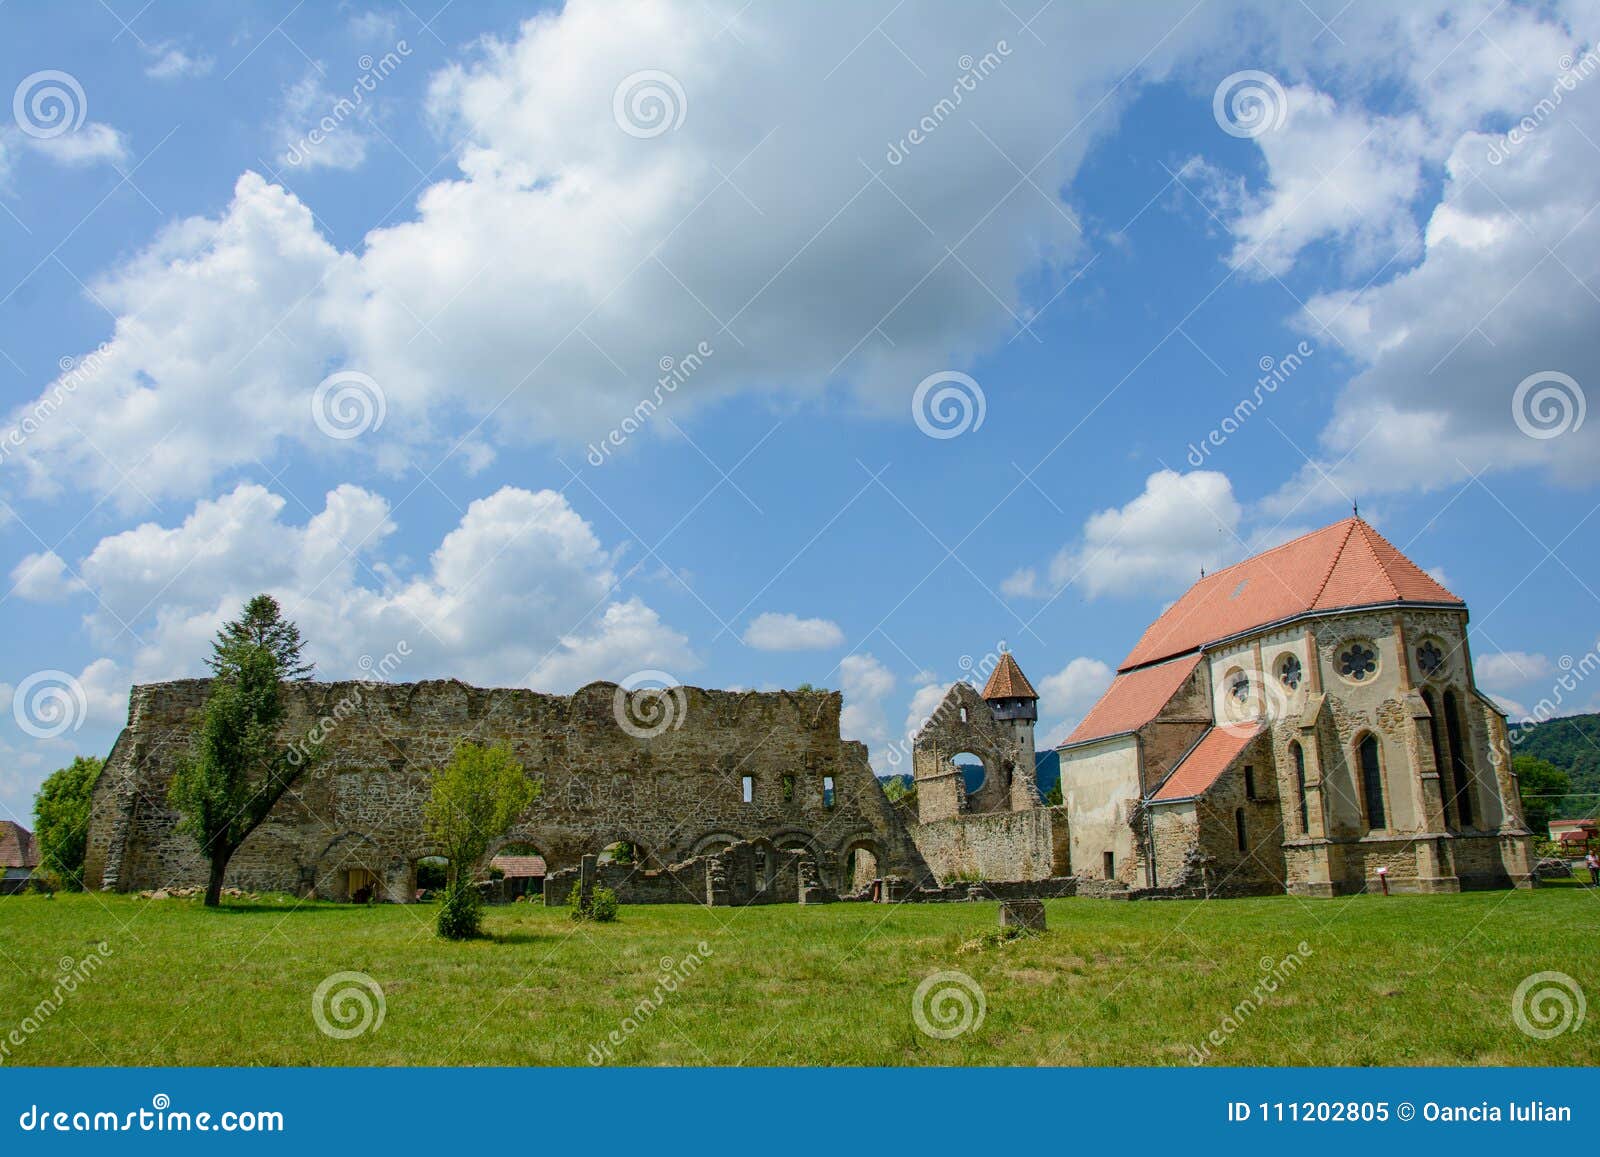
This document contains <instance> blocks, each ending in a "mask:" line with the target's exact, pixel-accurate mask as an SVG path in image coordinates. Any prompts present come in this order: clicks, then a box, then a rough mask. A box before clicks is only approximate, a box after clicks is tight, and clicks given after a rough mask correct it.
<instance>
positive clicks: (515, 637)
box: [0, 0, 1600, 818]
mask: <svg viewBox="0 0 1600 1157" xmlns="http://www.w3.org/2000/svg"><path fill="white" fill-rule="evenodd" d="M764 7H765V6H750V7H748V8H741V7H740V6H739V5H738V4H718V3H698V2H697V3H692V4H690V3H686V4H683V5H674V4H657V5H645V4H632V3H623V2H619V3H616V4H612V5H596V4H576V3H574V4H570V5H567V6H566V7H565V8H561V7H549V8H542V7H539V6H534V5H526V4H523V5H509V4H472V5H467V4H453V5H447V6H445V7H444V8H443V10H441V11H438V12H437V13H435V12H434V10H433V5H432V3H429V4H426V5H423V6H421V7H417V8H408V7H406V6H405V5H403V4H402V5H398V6H395V7H388V6H384V5H375V6H368V5H365V4H345V5H338V6H332V5H323V6H317V5H312V4H305V5H302V6H299V7H295V6H292V5H290V4H284V3H278V4H243V5H230V6H201V5H185V4H175V3H169V2H167V0H156V2H155V3H153V4H150V5H148V6H146V7H144V8H143V9H141V8H140V7H139V6H138V5H137V4H133V3H119V2H116V0H108V2H107V3H104V4H89V5H78V6H64V5H53V6H48V7H47V6H43V5H32V4H24V3H21V2H20V0H13V2H12V3H10V4H7V5H5V6H4V7H0V30H3V33H4V34H3V35H0V63H3V66H4V68H3V79H4V81H5V83H6V85H7V86H9V87H10V88H11V89H12V91H13V92H14V99H13V102H12V107H11V109H10V116H9V119H6V120H0V246H3V250H0V251H3V252H4V254H5V261H4V263H3V277H0V281H3V282H4V284H0V294H3V297H0V390H3V391H4V397H3V402H4V409H5V412H6V415H7V417H6V420H5V422H4V425H5V427H6V430H7V431H8V433H7V434H5V435H4V436H3V437H0V444H3V448H4V456H3V457H0V500H3V502H4V506H3V507H0V528H3V534H4V544H5V557H4V558H3V559H0V575H3V576H4V581H0V588H4V595H3V599H0V622H3V625H4V630H5V636H6V639H7V641H8V646H7V647H6V649H5V652H4V656H5V658H4V669H3V670H0V700H3V701H5V705H6V706H7V707H9V708H10V709H9V710H7V711H5V713H4V715H3V716H0V814H5V815H15V816H17V817H19V818H26V816H27V814H28V813H29V812H30V811H31V797H32V793H33V790H34V789H35V788H36V786H37V784H38V782H39V780H40V779H41V778H42V777H43V775H45V774H47V773H48V772H49V771H50V770H51V769H53V768H54V767H57V766H60V765H61V764H63V763H65V762H66V761H67V760H68V759H70V757H71V756H72V755H73V754H76V753H97V754H104V753H105V752H106V751H107V750H109V746H110V743H111V741H112V739H113V738H114V737H115V734H116V730H117V727H118V726H119V725H120V722H121V720H122V717H123V716H124V715H125V712H126V694H127V688H128V686H129V684H130V683H131V682H135V681H151V680H157V679H166V678H175V677H181V676H187V675H194V674H199V673H201V671H202V666H201V662H202V659H203V656H204V654H205V652H206V646H205V642H206V639H207V637H208V636H209V635H210V634H211V633H212V632H213V631H214V630H215V628H216V626H217V624H218V623H219V622H220V621H221V619H222V618H223V617H224V616H225V615H229V614H232V613H235V612H236V611H237V608H238V606H239V604H240V603H241V602H242V600H243V598H245V597H247V596H248V595H249V594H251V593H253V592H255V591H257V590H263V589H264V590H270V591H272V592H273V593H275V594H277V595H278V597H279V598H280V600H281V601H282V602H283V603H284V604H285V606H286V608H287V609H288V610H289V612H290V613H291V615H292V616H293V617H294V618H296V619H297V621H299V622H300V623H301V625H302V627H303V628H304V629H305V631H306V633H307V635H308V636H309V638H310V639H311V642H312V648H313V653H314V657H315V658H316V660H317V662H318V666H319V670H320V672H321V673H322V674H323V675H324V676H327V677H347V676H355V675H359V674H361V673H362V672H363V671H364V670H366V669H368V668H369V667H370V666H372V665H373V664H375V663H376V662H378V661H380V660H381V659H382V658H383V656H385V655H389V654H399V656H400V658H401V659H402V660H403V661H401V662H400V663H399V664H398V666H397V667H396V669H395V670H394V673H393V677H395V678H399V679H419V678H431V677H442V676H449V675H456V676H459V677H461V678H464V679H467V680H468V681H471V682H475V683H479V684H484V685H523V686H535V687H540V688H543V689H549V690H556V691H566V690H570V689H572V688H573V687H575V686H578V685H580V684H581V683H583V682H585V681H588V680H590V679H596V678H610V679H618V680H621V679H625V678H629V677H647V678H656V677H658V674H659V673H665V674H666V675H667V676H670V677H672V678H674V679H678V680H682V681H684V682H690V683H696V684H700V685H707V686H740V687H763V688H765V687H777V686H792V685H794V684H796V683H799V682H802V681H809V682H812V683H815V684H820V685H827V686H835V687H840V688H842V689H843V690H844V691H845V693H846V702H847V714H846V720H845V723H846V730H847V732H848V733H849V734H850V735H851V736H852V737H853V738H859V739H863V740H866V741H868V742H869V743H870V744H871V745H872V746H873V749H874V752H875V753H876V755H877V756H878V759H879V762H880V766H881V767H882V768H883V769H884V770H887V769H888V765H887V763H886V762H885V759H886V756H885V752H886V751H887V750H888V747H889V745H891V744H892V743H894V742H895V741H896V740H897V739H899V738H901V737H903V736H904V734H905V732H906V729H907V726H908V723H911V722H914V720H915V719H916V718H917V717H918V715H919V714H920V713H922V712H925V711H926V710H928V709H929V708H931V706H932V705H933V703H934V702H935V701H936V697H937V695H938V694H939V691H940V689H941V688H942V687H944V686H946V685H948V683H949V682H950V681H952V680H954V679H956V678H959V677H962V676H963V675H964V674H965V673H966V672H967V670H968V668H969V666H972V665H974V664H977V665H981V663H982V662H983V659H984V656H985V655H991V654H992V653H994V652H995V651H996V649H997V648H998V647H1000V646H1001V645H1002V643H1003V644H1004V645H1006V646H1009V647H1010V649H1012V650H1013V651H1014V652H1015V654H1016V655H1017V657H1018V659H1019V660H1020V662H1021V663H1022V665H1023V667H1024V669H1025V670H1026V671H1027V672H1028V673H1029V675H1030V676H1031V677H1032V678H1033V680H1034V682H1035V683H1036V684H1037V685H1038V686H1039V687H1040V690H1041V693H1042V695H1043V698H1044V702H1043V703H1042V705H1041V709H1042V716H1043V722H1042V730H1043V731H1044V733H1045V734H1046V735H1047V736H1050V737H1059V736H1060V735H1061V734H1063V733H1064V730H1065V729H1066V728H1068V727H1070V725H1071V724H1072V723H1073V722H1074V721H1075V720H1076V719H1077V718H1078V717H1080V716H1081V715H1082V714H1083V712H1084V711H1085V710H1087V708H1088V706H1089V705H1090V704H1091V703H1092V701H1093V699H1094V698H1095V697H1096V695H1097V694H1098V693H1099V691H1100V690H1102V689H1103V687H1104V685H1105V683H1106V682H1107V681H1108V680H1109V678H1110V675H1111V672H1112V670H1113V669H1114V668H1115V666H1116V665H1117V663H1118V662H1119V660H1120V659H1121V658H1122V656H1123V655H1124V654H1126V653H1127V651H1128V650H1129V649H1130V648H1131V646H1132V645H1133V643H1134V641H1135V640H1136V639H1137V637H1138V635H1139V633H1140V631H1141V630H1142V629H1143V627H1144V625H1145V624H1146V623H1147V622H1148V621H1149V620H1150V619H1151V618H1152V617H1154V615H1155V614H1157V613H1158V612H1159V611H1160V609H1161V608H1162V607H1163V606H1164V605H1165V604H1166V603H1168V602H1170V601H1171V600H1172V599H1173V598H1175V597H1176V596H1177V595H1178V594H1179V593H1180V592H1181V591H1182V589H1183V588H1184V587H1185V586H1186V585H1187V583H1188V582H1190V581H1192V579H1193V578H1194V577H1196V576H1197V575H1198V573H1199V569H1200V568H1201V567H1202V566H1205V567H1208V568H1209V567H1215V566H1219V565H1223V564H1225V563H1227V562H1231V561H1236V560H1237V559H1238V558H1240V557H1243V556H1244V555H1245V554H1247V553H1250V552H1251V551H1253V550H1255V549H1258V548H1261V547H1264V546H1267V545H1272V544H1274V543H1276V542H1279V541H1283V540H1284V539H1286V538H1288V537H1290V536H1292V535H1293V534H1296V533H1299V532H1302V531H1305V530H1309V529H1312V528H1315V527H1317V526H1321V525H1324V524H1326V523H1328V522H1331V521H1334V520H1336V519H1338V518H1341V517H1343V516H1345V515H1347V514H1348V513H1349V510H1350V507H1351V504H1352V502H1354V501H1359V503H1360V506H1361V511H1362V513H1363V515H1364V516H1366V517H1367V518H1369V520H1371V521H1372V522H1373V523H1374V524H1375V525H1376V526H1377V527H1378V528H1379V529H1380V530H1381V531H1382V532H1383V533H1385V534H1386V535H1387V536H1388V537H1390V538H1391V539H1392V540H1393V541H1394V542H1395V543H1396V544H1397V545H1399V546H1401V547H1402V549H1404V550H1405V551H1406V552H1407V553H1408V554H1410V555H1411V556H1412V557H1413V558H1414V559H1416V560H1417V562H1418V563H1419V564H1421V565H1422V566H1424V567H1425V568H1429V569H1430V570H1432V571H1434V573H1435V574H1436V575H1438V576H1440V577H1442V579H1443V580H1444V581H1445V582H1446V584H1447V585H1448V586H1449V587H1450V588H1451V589H1452V590H1454V591H1455V592H1456V593H1458V594H1459V595H1461V596H1462V597H1463V598H1465V599H1466V600H1467V601H1468V603H1469V606H1470V607H1471V608H1472V612H1473V622H1474V631H1475V633H1474V637H1473V647H1474V652H1475V658H1476V660H1477V665H1478V671H1479V676H1480V681H1481V682H1482V684H1483V685H1484V686H1485V688H1486V689H1487V690H1489V691H1490V692H1491V693H1493V694H1496V695H1497V696H1499V697H1500V698H1501V699H1502V700H1503V701H1504V702H1505V703H1506V704H1507V705H1508V707H1510V708H1511V709H1512V710H1513V712H1514V713H1516V712H1520V711H1521V710H1525V709H1532V708H1533V707H1534V706H1535V705H1536V704H1537V703H1538V702H1539V701H1540V700H1542V699H1546V698H1549V697H1551V696H1552V695H1553V693H1554V691H1555V689H1556V681H1557V679H1558V678H1559V676H1560V675H1561V672H1562V666H1563V663H1562V660H1563V657H1567V658H1568V659H1578V658H1580V657H1581V656H1582V655H1584V654H1585V653H1587V652H1589V651H1591V650H1593V649H1594V648H1595V646H1596V634H1597V625H1596V624H1597V616H1596V603H1597V601H1600V600H1597V597H1596V593H1595V588H1596V586H1597V582H1596V580H1595V579H1594V575H1595V573H1596V570H1597V568H1596V562H1597V561H1600V549H1597V547H1596V545H1595V543H1596V537H1597V536H1596V535H1595V533H1594V528H1595V523H1594V522H1593V521H1592V515H1593V513H1594V509H1595V506H1596V504H1597V502H1600V495H1597V493H1596V491H1597V487H1596V483H1597V481H1600V453H1597V449H1600V446H1597V435H1596V431H1597V430H1600V419H1594V420H1591V421H1590V422H1588V423H1584V422H1583V421H1582V420H1581V419H1582V417H1583V415H1584V411H1585V410H1586V405H1587V395H1586V394H1585V390H1586V389H1588V390H1590V391H1591V392H1592V389H1593V385H1594V381H1595V378H1596V374H1597V370H1596V359H1595V353H1596V349H1597V343H1596V337H1595V335H1596V333H1597V332H1600V327H1597V325H1596V321H1597V319H1600V286H1597V285H1596V278H1595V276H1594V273H1593V271H1594V270H1595V268H1597V262H1596V257H1597V253H1596V250H1597V249H1600V217H1597V216H1596V215H1595V213H1594V210H1595V208H1596V205H1597V203H1600V165H1596V164H1595V161H1596V156H1595V155H1594V154H1595V153H1600V144H1597V142H1600V80H1596V79H1594V77H1593V73H1594V72H1595V71H1597V68H1600V59H1597V58H1596V57H1595V55H1594V52H1593V49H1594V45H1595V41H1594V39H1593V36H1594V33H1595V30H1596V29H1597V28H1600V8H1597V6H1596V5H1595V4H1581V3H1570V4H1554V5H1542V6H1539V7H1538V8H1530V7H1524V6H1518V5H1514V4H1502V5H1494V4H1466V5H1461V4H1455V5H1448V6H1447V5H1407V6H1405V7H1403V8H1400V9H1391V8H1388V7H1385V6H1382V5H1372V4H1364V3H1360V2H1358V3H1355V4H1351V5H1349V6H1343V7H1341V5H1338V4H1332V3H1328V4H1321V3H1312V4H1311V5H1309V6H1306V5H1301V6H1298V7H1296V9H1295V10H1294V11H1290V10H1289V9H1288V8H1286V7H1284V6H1279V5H1268V6H1262V7H1253V6H1250V5H1232V4H1227V3H1212V2H1209V0H1206V2H1202V3H1199V4H1195V3H1193V2H1192V0H1191V2H1190V3H1181V4H1176V5H1170V6H1162V5H1154V4H1152V5H1144V6H1139V7H1138V8H1136V9H1134V10H1132V11H1131V12H1130V11H1126V10H1124V9H1122V8H1117V7H1114V6H1109V5H1108V6H1103V7H1102V6H1094V5H1070V6H1069V5H1064V4H1059V3H1057V4H1050V5H1046V6H1044V7H1042V8H1040V7H1039V6H1038V5H1036V4H1023V5H1015V4H1012V5H1006V4H998V3H997V4H994V5H972V6H962V7H961V8H959V9H957V8H955V7H954V6H947V5H924V6H920V7H919V6H914V5H909V4H908V5H902V6H895V5H891V4H888V3H883V4H867V5H849V6H843V5H841V6H838V7H837V8H831V9H828V8H825V9H822V10H818V11H814V10H811V9H807V10H806V11H804V12H802V11H800V10H798V9H796V10H794V11H784V10H782V9H778V10H774V11H764V10H762V9H763V8H764ZM773 7H774V8H776V6H773ZM358 95H359V100H357V99H355V98H356V97H357V96H358ZM957 95H959V98H960V99H959V100H956V99H955V97H956V96H957ZM1514 127H1515V128H1516V129H1517V132H1516V133H1514V134H1511V135H1509V136H1508V135H1507V134H1508V132H1509V130H1511V129H1513V128H1514ZM913 130H916V133H915V135H913ZM690 355H693V356H692V357H691V356H690ZM1290 355H1294V357H1290ZM1286 358H1287V359H1288V361H1285V359H1286ZM665 359H671V360H670V362H666V361H665ZM664 364H666V365H670V366H672V367H673V370H672V371H670V372H671V373H673V374H675V377H672V378H669V380H670V381H672V387H671V388H669V389H663V388H662V387H661V386H660V384H659V379H661V378H662V377H663V370H662V366H663V365H664ZM1263 367H1268V368H1267V369H1266V370H1265V371H1264V368H1263ZM1264 372H1266V373H1273V372H1276V374H1277V380H1275V381H1274V382H1273V388H1271V389H1265V390H1263V389H1262V388H1261V387H1260V386H1259V385H1258V381H1259V380H1260V379H1261V378H1262V377H1263V374H1264ZM937 375H945V376H944V377H943V378H937V377H936V376H937ZM953 375H965V377H962V378H957V377H954V376H953ZM929 378H935V379H936V380H935V381H934V382H933V383H930V384H929V385H928V387H927V388H926V389H925V390H924V391H923V394H924V397H925V400H926V399H927V398H935V397H937V396H938V393H937V391H938V390H940V389H941V388H945V389H950V390H953V391H955V393H954V394H952V395H951V396H950V397H949V399H947V400H948V402H949V404H950V406H951V408H950V409H948V410H947V411H945V412H944V417H945V423H944V426H943V427H941V425H940V424H939V421H938V418H939V415H938V414H930V412H929V411H928V409H927V408H926V406H924V408H923V410H922V412H921V414H920V417H921V419H922V420H921V421H920V422H919V421H918V417H919V414H918V411H917V407H916V399H917V397H918V388H919V385H920V384H922V383H924V382H925V381H927V380H928V379H929ZM647 398H648V399H651V400H652V402H655V401H659V406H657V407H655V408H654V409H653V410H650V409H649V408H648V407H647V411H639V410H638V409H637V407H638V406H639V404H640V402H641V400H644V399H647ZM1247 398H1248V399H1251V402H1252V405H1251V406H1250V407H1247V410H1248V412H1245V414H1244V417H1243V418H1242V419H1240V420H1237V421H1235V419H1234V417H1233V415H1235V413H1236V407H1237V406H1238V404H1239V403H1240V402H1241V400H1243V399H1247ZM980 407H981V423H980V422H979V420H978V415H979V412H980ZM640 413H643V415H644V416H643V417H642V418H641V419H640V420H639V421H638V422H637V423H636V424H637V428H633V427H634V425H635V423H634V422H633V421H632V418H633V416H635V415H636V414H640ZM928 430H932V431H934V433H936V434H940V435H948V436H931V435H930V434H929V433H928V432H927V431H928ZM611 431H617V432H618V440H619V441H620V442H621V445H617V446H612V447H609V448H608V450H607V452H606V453H605V454H599V453H594V452H591V449H590V448H591V447H597V446H599V445H600V444H602V443H603V442H604V441H605V439H606V438H607V435H608V433H609V432H611ZM1213 431H1215V432H1216V433H1217V435H1218V436H1217V439H1216V440H1215V441H1214V442H1212V443H1210V444H1208V443H1207V438H1208V435H1209V434H1211V433H1212V432H1213ZM1202 447H1203V448H1204V452H1203V453H1202V452H1201V448H1202ZM596 461H598V464H596ZM641 673H658V674H650V675H644V676H642V675H641ZM1562 696H1563V702H1564V704H1565V705H1566V707H1570V708H1571V709H1583V708H1592V707H1594V706H1595V705H1596V703H1597V699H1600V689H1596V688H1585V687H1581V686H1580V687H1578V688H1577V689H1576V691H1563V692H1562Z"/></svg>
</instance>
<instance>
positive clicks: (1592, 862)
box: [1583, 850, 1600, 886]
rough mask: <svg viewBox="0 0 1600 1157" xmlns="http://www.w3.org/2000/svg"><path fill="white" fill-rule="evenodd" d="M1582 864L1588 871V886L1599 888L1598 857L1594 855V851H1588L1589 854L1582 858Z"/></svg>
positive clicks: (1599, 859) (1599, 866) (1599, 871)
mask: <svg viewBox="0 0 1600 1157" xmlns="http://www.w3.org/2000/svg"><path fill="white" fill-rule="evenodd" d="M1583 862H1584V864H1585V865H1586V866H1587V867H1588V869H1589V884H1590V885H1591V886H1600V856H1597V855H1595V853H1594V851H1593V850H1590V852H1589V854H1588V855H1587V856H1585V857H1584V858H1583Z"/></svg>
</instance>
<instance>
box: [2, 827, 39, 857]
mask: <svg viewBox="0 0 1600 1157" xmlns="http://www.w3.org/2000/svg"><path fill="white" fill-rule="evenodd" d="M38 866H39V845H38V844H37V843H35V842H34V839H33V833H32V832H30V831H29V830H28V829H27V828H25V827H23V826H22V825H21V824H19V823H16V822H14V821H12V820H0V868H37V867H38Z"/></svg>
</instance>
